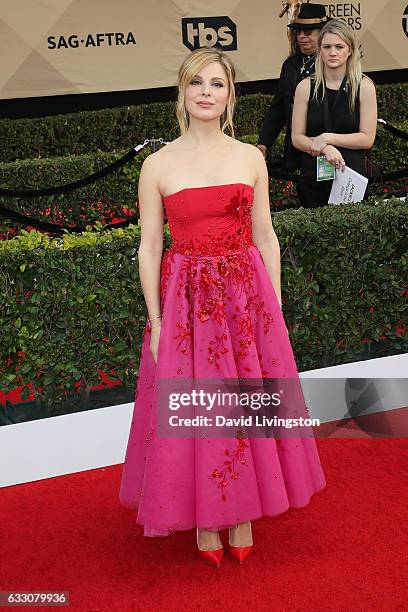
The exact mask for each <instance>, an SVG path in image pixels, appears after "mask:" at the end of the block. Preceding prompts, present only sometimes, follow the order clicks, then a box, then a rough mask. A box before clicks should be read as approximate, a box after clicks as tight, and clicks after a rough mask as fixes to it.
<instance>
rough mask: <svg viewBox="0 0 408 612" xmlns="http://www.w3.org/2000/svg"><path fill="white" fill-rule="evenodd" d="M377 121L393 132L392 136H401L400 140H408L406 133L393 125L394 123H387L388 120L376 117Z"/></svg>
mask: <svg viewBox="0 0 408 612" xmlns="http://www.w3.org/2000/svg"><path fill="white" fill-rule="evenodd" d="M377 121H378V123H379V124H380V125H382V126H383V128H384V129H385V130H387V132H389V133H390V134H393V135H394V136H396V137H397V138H401V139H402V140H408V134H407V133H406V132H403V131H402V130H400V129H399V128H397V127H395V125H392V124H391V123H388V121H385V119H377Z"/></svg>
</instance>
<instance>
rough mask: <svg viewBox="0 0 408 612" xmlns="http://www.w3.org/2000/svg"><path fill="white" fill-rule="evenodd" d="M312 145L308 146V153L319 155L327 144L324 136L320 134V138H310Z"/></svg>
mask: <svg viewBox="0 0 408 612" xmlns="http://www.w3.org/2000/svg"><path fill="white" fill-rule="evenodd" d="M311 140H312V144H311V145H310V150H309V153H310V155H314V156H315V157H316V156H317V155H321V152H322V150H323V149H324V147H325V146H326V145H327V144H328V143H327V140H326V134H320V136H316V137H315V138H312V139H311Z"/></svg>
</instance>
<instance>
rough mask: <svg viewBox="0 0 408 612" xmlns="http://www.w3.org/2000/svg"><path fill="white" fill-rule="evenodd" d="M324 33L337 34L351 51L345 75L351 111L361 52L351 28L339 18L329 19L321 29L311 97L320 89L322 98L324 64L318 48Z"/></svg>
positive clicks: (361, 75) (356, 89)
mask: <svg viewBox="0 0 408 612" xmlns="http://www.w3.org/2000/svg"><path fill="white" fill-rule="evenodd" d="M325 34H337V36H340V38H341V39H342V40H343V41H344V42H345V43H346V45H348V47H349V49H350V52H351V53H350V55H349V57H348V58H347V67H346V77H347V83H348V100H349V106H350V110H351V111H353V110H354V108H355V106H356V100H357V95H358V91H359V86H360V83H361V80H362V78H363V73H362V70H361V53H360V49H359V48H358V47H357V45H356V41H355V39H354V36H353V30H352V29H351V28H350V26H348V25H347V24H346V23H345V22H344V21H342V20H341V19H331V20H330V21H329V22H328V23H326V25H324V26H323V28H322V29H321V32H320V36H319V40H318V44H317V54H316V62H315V77H314V80H315V88H314V93H313V97H314V98H315V99H316V100H317V97H318V92H319V90H320V89H321V91H322V100H323V98H324V95H325V90H326V83H325V78H324V64H323V62H322V59H321V55H320V49H321V46H322V41H323V37H324V35H325Z"/></svg>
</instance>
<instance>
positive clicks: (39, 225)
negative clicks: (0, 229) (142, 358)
mask: <svg viewBox="0 0 408 612" xmlns="http://www.w3.org/2000/svg"><path fill="white" fill-rule="evenodd" d="M378 123H379V124H381V125H382V126H383V127H384V129H386V130H387V131H388V132H390V133H391V134H393V135H394V136H396V137H398V138H401V139H403V140H408V134H407V133H405V132H403V131H402V130H400V129H399V128H396V127H395V126H393V125H392V124H390V123H388V122H387V121H385V120H384V119H378ZM147 144H150V147H151V149H152V152H155V151H156V150H157V148H158V146H159V145H164V144H168V143H167V142H166V141H164V140H163V139H162V138H158V139H155V138H152V139H146V140H145V141H144V143H143V144H139V145H137V146H136V147H134V148H133V149H131V150H130V151H128V152H127V153H125V155H123V156H122V157H120V158H119V159H117V160H116V161H114V162H113V163H112V164H109V165H108V166H106V167H105V168H102V169H101V170H98V171H97V172H94V173H93V174H91V175H89V176H87V177H83V178H81V179H78V180H77V181H73V182H72V183H67V184H66V185H60V186H59V187H47V188H44V189H34V190H22V189H4V188H2V187H0V196H3V197H17V198H27V199H30V198H37V197H43V196H50V195H61V194H63V193H69V192H71V191H74V190H75V189H78V188H80V187H85V186H86V185H90V184H91V183H94V182H95V181H97V180H99V179H100V178H103V177H104V176H107V175H108V174H110V173H111V172H114V171H115V170H117V169H118V168H120V167H122V166H124V165H125V164H127V163H128V162H129V161H131V160H132V159H134V158H135V157H136V155H138V153H139V152H140V151H141V150H142V149H144V147H145V146H146V145H147ZM282 161H283V160H268V161H267V166H268V172H269V176H270V178H275V179H277V180H284V181H290V182H293V183H297V182H298V180H299V175H298V174H293V173H291V172H287V171H285V170H283V169H282ZM407 176H408V167H405V168H402V169H400V170H395V171H393V172H388V173H384V174H382V175H380V176H377V177H375V178H371V179H370V180H369V184H370V185H375V184H381V183H384V182H386V181H390V180H398V179H402V178H406V177H407ZM398 193H404V192H398ZM388 195H389V194H388ZM0 215H1V216H3V217H5V218H8V219H10V220H12V221H17V222H18V223H23V224H25V225H30V226H32V227H35V228H36V229H40V230H44V231H48V232H52V233H55V234H63V233H64V232H71V233H81V232H84V231H85V230H86V226H85V227H79V226H62V225H56V224H54V223H48V222H47V221H40V220H39V219H34V218H33V217H27V216H25V215H22V214H21V213H18V212H16V211H14V210H11V209H9V208H6V207H5V206H2V205H0ZM137 219H138V217H136V216H133V217H129V218H128V219H126V220H125V221H120V222H118V223H107V224H106V225H105V226H104V227H106V228H119V227H126V226H127V225H129V224H130V223H133V222H134V221H137ZM87 225H90V224H87Z"/></svg>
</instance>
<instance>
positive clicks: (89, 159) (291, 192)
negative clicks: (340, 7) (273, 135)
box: [0, 121, 408, 237]
mask: <svg viewBox="0 0 408 612" xmlns="http://www.w3.org/2000/svg"><path fill="white" fill-rule="evenodd" d="M401 128H402V129H404V130H407V131H408V121H406V122H404V123H402V124H401ZM241 140H243V141H245V142H250V143H252V144H255V143H256V140H257V135H256V134H253V135H250V136H243V137H242V138H241ZM282 149H283V135H282V134H281V135H280V136H279V138H278V140H277V142H276V144H275V145H274V147H273V148H272V150H271V156H272V157H274V158H279V157H280V156H281V154H282ZM123 153H125V151H117V152H116V153H105V152H101V151H99V152H96V153H90V154H85V155H70V156H64V157H53V158H48V159H33V160H28V159H26V160H21V161H15V162H11V163H7V164H6V163H0V185H2V186H4V187H8V188H10V189H12V188H16V189H17V188H21V189H39V188H41V187H49V186H55V185H61V184H64V183H69V182H72V181H75V180H77V179H78V178H82V177H84V176H88V175H90V174H92V173H93V172H96V171H97V170H99V169H101V168H103V167H105V166H107V165H108V164H110V163H112V161H114V160H115V159H117V158H118V157H120V156H121V155H122V154H123ZM149 153H150V149H148V148H146V149H144V150H143V151H142V152H140V153H139V155H138V156H137V157H136V158H135V159H134V160H132V161H131V162H129V163H128V164H126V166H124V167H123V168H121V169H118V170H116V171H115V172H113V173H111V174H109V175H108V176H106V177H105V178H103V179H100V180H98V181H97V182H96V183H93V184H91V185H88V186H87V187H84V188H81V189H77V190H75V191H73V192H71V193H67V194H63V195H61V196H47V197H43V198H34V199H24V198H5V197H0V203H1V204H3V205H4V206H6V207H7V208H11V209H12V210H15V211H18V212H21V213H22V214H25V215H27V216H31V217H34V218H36V219H42V220H45V221H49V222H51V223H60V224H62V225H84V226H85V225H87V224H92V223H93V222H95V221H98V220H99V221H102V222H103V223H105V222H107V221H109V218H108V217H107V212H106V211H107V210H109V211H110V213H111V216H114V217H118V216H120V217H122V216H123V214H122V212H121V211H122V209H123V208H124V207H125V208H127V209H128V211H129V214H130V215H135V214H137V208H136V205H135V202H136V200H137V182H138V179H139V174H140V168H141V165H142V162H143V160H144V159H145V157H146V156H147V155H149ZM373 162H374V169H375V174H378V173H384V172H387V171H390V170H396V169H399V168H401V167H403V166H407V165H408V142H406V141H404V140H400V139H397V138H395V137H393V136H392V135H390V134H389V133H388V132H386V131H385V130H384V129H383V128H379V130H378V136H377V140H376V144H375V147H374V150H373ZM406 183H407V181H405V184H406ZM270 200H271V203H272V206H273V207H275V208H279V207H282V206H287V205H289V206H294V205H297V206H298V201H297V199H296V191H295V188H294V187H293V186H291V185H288V184H287V182H286V181H276V180H272V181H271V184H270ZM17 227H18V225H17V224H16V223H15V222H10V221H8V220H6V219H3V220H0V232H3V235H4V236H5V237H6V236H7V235H8V234H7V232H8V231H10V230H11V229H13V231H14V229H16V228H17Z"/></svg>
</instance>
